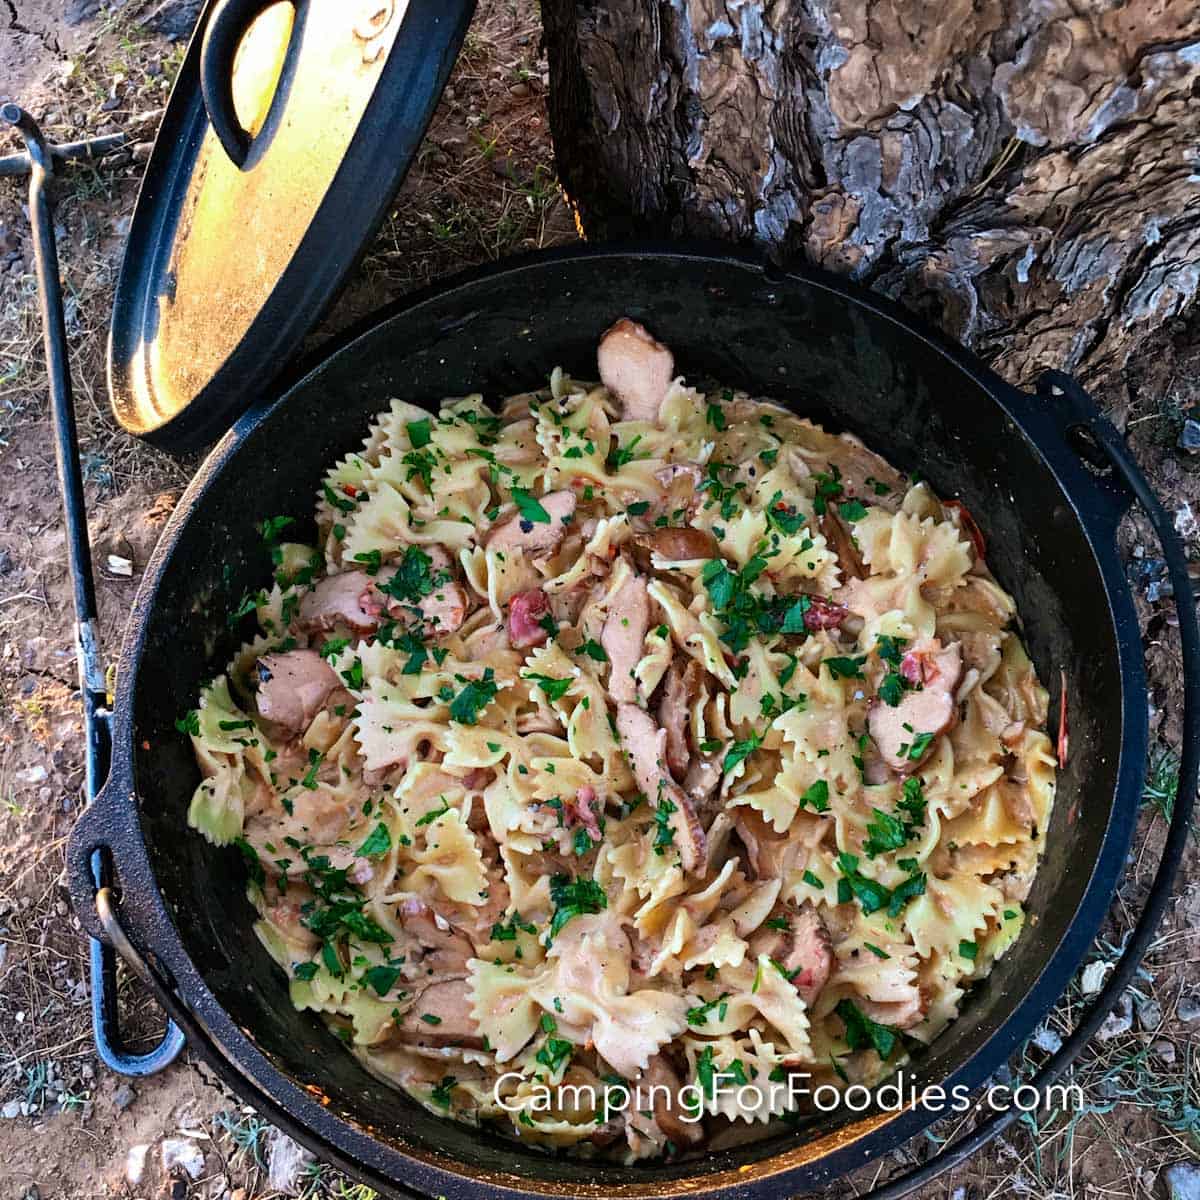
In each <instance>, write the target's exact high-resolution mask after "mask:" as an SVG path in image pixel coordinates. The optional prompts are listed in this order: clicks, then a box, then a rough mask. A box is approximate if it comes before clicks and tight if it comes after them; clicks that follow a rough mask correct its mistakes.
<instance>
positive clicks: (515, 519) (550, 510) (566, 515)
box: [484, 489, 575, 556]
mask: <svg viewBox="0 0 1200 1200" xmlns="http://www.w3.org/2000/svg"><path fill="white" fill-rule="evenodd" d="M539 503H540V504H541V506H542V508H544V509H545V510H546V515H547V516H548V517H549V518H550V520H549V521H531V520H530V519H529V518H528V517H523V516H522V515H521V514H520V513H519V512H517V513H513V515H512V516H511V517H506V518H505V519H504V520H503V521H501V522H500V523H499V524H498V525H495V526H493V527H492V530H491V532H490V533H489V534H488V536H487V539H486V541H485V543H484V544H485V545H486V546H487V548H488V549H489V550H502V551H520V552H521V553H523V554H528V555H531V556H536V555H539V554H547V553H549V552H550V551H551V550H553V549H554V548H555V547H556V546H557V545H558V543H559V542H561V541H562V539H563V534H565V533H566V531H567V526H568V525H569V524H570V523H571V518H572V517H574V516H575V493H574V492H572V491H568V490H565V489H564V490H563V491H560V492H548V493H547V494H546V495H545V496H542V497H541V498H540V500H539Z"/></svg>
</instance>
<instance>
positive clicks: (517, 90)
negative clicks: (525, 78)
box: [508, 83, 529, 100]
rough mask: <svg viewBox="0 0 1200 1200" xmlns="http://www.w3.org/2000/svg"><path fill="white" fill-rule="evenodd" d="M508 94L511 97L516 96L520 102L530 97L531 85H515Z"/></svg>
mask: <svg viewBox="0 0 1200 1200" xmlns="http://www.w3.org/2000/svg"><path fill="white" fill-rule="evenodd" d="M508 94H509V95H510V96H515V97H516V98H517V99H519V100H523V99H524V98H525V97H526V96H528V95H529V84H527V83H514V84H513V85H512V87H510V88H509V89H508Z"/></svg>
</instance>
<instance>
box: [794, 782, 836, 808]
mask: <svg viewBox="0 0 1200 1200" xmlns="http://www.w3.org/2000/svg"><path fill="white" fill-rule="evenodd" d="M806 804H811V805H812V808H813V812H819V813H823V812H828V811H829V784H828V782H827V781H826V780H824V779H818V780H817V781H816V782H815V783H812V784H810V785H809V786H808V787H807V788H806V789H805V790H804V792H803V794H802V795H801V797H800V807H801V808H803V807H804V806H805V805H806Z"/></svg>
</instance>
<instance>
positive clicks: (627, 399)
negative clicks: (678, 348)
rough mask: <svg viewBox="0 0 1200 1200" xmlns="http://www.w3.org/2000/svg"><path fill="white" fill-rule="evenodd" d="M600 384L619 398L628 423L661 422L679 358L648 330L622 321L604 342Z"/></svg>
mask: <svg viewBox="0 0 1200 1200" xmlns="http://www.w3.org/2000/svg"><path fill="white" fill-rule="evenodd" d="M596 361H597V363H598V365H599V367H600V380H601V382H602V383H603V384H604V386H605V387H606V388H608V390H609V391H610V392H612V394H613V395H614V396H615V397H616V398H617V400H618V401H619V402H620V405H621V416H622V418H623V419H624V420H626V421H657V420H658V412H659V409H660V408H661V407H662V402H663V399H664V398H665V397H666V394H667V389H668V388H669V387H670V386H671V380H672V379H674V377H675V358H674V356H673V355H672V354H671V351H670V350H668V349H667V347H666V346H664V345H663V344H662V343H661V342H657V341H655V340H654V338H653V337H651V336H650V334H649V332H648V331H647V330H646V329H645V327H644V326H642V325H639V324H638V323H637V322H636V321H631V320H630V319H629V318H628V317H622V318H621V319H620V320H619V321H618V322H617V323H616V324H615V325H613V326H612V328H611V329H609V330H608V331H607V332H606V333H605V334H604V336H603V337H602V338H601V339H600V346H599V348H598V349H597V351H596Z"/></svg>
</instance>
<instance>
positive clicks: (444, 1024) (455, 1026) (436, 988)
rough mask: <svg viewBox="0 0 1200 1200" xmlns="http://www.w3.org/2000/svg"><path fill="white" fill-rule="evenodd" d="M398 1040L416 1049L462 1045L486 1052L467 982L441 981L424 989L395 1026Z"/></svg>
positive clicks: (460, 980)
mask: <svg viewBox="0 0 1200 1200" xmlns="http://www.w3.org/2000/svg"><path fill="white" fill-rule="evenodd" d="M396 1037H397V1039H398V1040H399V1041H401V1042H405V1043H408V1044H410V1045H416V1046H430V1047H442V1046H463V1047H466V1048H468V1049H471V1050H482V1049H483V1038H482V1036H481V1035H480V1033H479V1026H478V1025H477V1024H476V1023H475V1018H474V1017H473V1016H472V1015H471V995H470V991H469V987H468V981H467V979H466V977H465V976H464V977H463V978H462V979H442V980H439V981H438V982H436V983H431V984H430V985H429V986H428V987H426V988H422V990H421V991H420V992H419V993H418V994H417V997H416V999H415V1000H414V1001H413V1004H412V1007H411V1008H410V1009H409V1010H408V1011H407V1012H406V1013H405V1014H404V1016H403V1017H401V1018H400V1022H399V1024H398V1025H397V1026H396Z"/></svg>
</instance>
